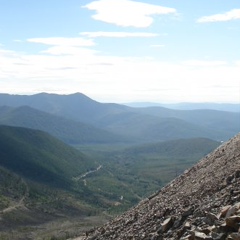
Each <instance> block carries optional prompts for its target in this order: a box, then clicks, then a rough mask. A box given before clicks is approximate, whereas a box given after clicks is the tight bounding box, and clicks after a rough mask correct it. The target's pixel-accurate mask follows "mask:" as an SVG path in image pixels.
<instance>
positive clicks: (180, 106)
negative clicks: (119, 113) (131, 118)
mask: <svg viewBox="0 0 240 240" xmlns="http://www.w3.org/2000/svg"><path fill="white" fill-rule="evenodd" d="M124 105H126V106H129V107H137V108H139V107H140V108H141V107H165V108H169V109H175V110H200V109H201V110H207V109H208V110H218V111H227V112H240V104H239V103H208V102H206V103H205V102H202V103H187V102H186V103H153V102H132V103H124Z"/></svg>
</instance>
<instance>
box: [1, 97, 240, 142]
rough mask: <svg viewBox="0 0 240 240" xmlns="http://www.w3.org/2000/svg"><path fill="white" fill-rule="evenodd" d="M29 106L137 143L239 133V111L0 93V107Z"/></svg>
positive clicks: (223, 137) (226, 135) (226, 137)
mask: <svg viewBox="0 0 240 240" xmlns="http://www.w3.org/2000/svg"><path fill="white" fill-rule="evenodd" d="M23 105H27V106H30V107H31V108H35V109H38V110H41V111H44V112H47V113H50V114H54V115H56V116H60V117H64V118H65V119H71V120H73V121H78V122H82V123H85V124H90V125H92V126H94V127H96V128H101V129H104V130H107V131H108V132H112V133H114V134H115V135H116V134H117V135H121V136H122V137H125V138H128V137H131V139H133V140H134V141H137V142H152V141H166V140H172V139H176V138H194V137H206V138H212V139H214V140H217V141H221V140H227V139H229V138H230V137H231V136H233V135H235V134H236V133H237V132H239V131H240V112H239V113H234V112H223V111H216V110H173V109H167V108H164V107H148V108H131V107H127V106H124V105H120V104H114V103H100V102H97V101H94V100H92V99H90V98H89V97H87V96H85V95H84V94H82V93H75V94H70V95H57V94H47V93H40V94H36V95H32V96H23V95H22V96H20V95H8V94H0V106H12V107H20V106H23Z"/></svg>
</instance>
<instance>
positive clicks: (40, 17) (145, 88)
mask: <svg viewBox="0 0 240 240" xmlns="http://www.w3.org/2000/svg"><path fill="white" fill-rule="evenodd" d="M0 3H1V8H0V34H1V40H0V89H1V91H2V92H6V93H10V94H24V95H26V94H27V95H31V94H36V93H39V92H49V93H56V94H71V93H74V92H81V93H83V94H85V95H87V96H89V97H90V98H92V99H95V100H97V101H100V102H115V103H126V102H156V103H181V102H197V103H198V102H199V103H202V102H213V103H239V102H240V81H239V72H240V57H239V56H240V54H239V53H240V52H239V43H238V39H239V38H240V30H239V23H240V7H239V4H237V3H236V1H233V0H230V1H227V0H222V1H221V4H220V3H216V2H214V1H210V2H209V1H207V0H203V1H201V2H199V1H191V2H189V1H188V0H183V1H181V2H179V1H177V0H170V1H168V2H165V1H161V0H160V1H159V0H148V1H147V0H138V1H131V0H96V1H94V0H85V1H81V0H69V1H65V0H52V1H48V2H45V1H27V0H22V1H2V0H0Z"/></svg>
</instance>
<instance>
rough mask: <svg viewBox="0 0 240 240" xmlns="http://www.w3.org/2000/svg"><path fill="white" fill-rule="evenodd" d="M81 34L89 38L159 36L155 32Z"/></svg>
mask: <svg viewBox="0 0 240 240" xmlns="http://www.w3.org/2000/svg"><path fill="white" fill-rule="evenodd" d="M80 34H81V35H83V36H87V37H90V38H96V37H113V38H114V37H115V38H126V37H156V36H159V34H157V33H146V32H101V31H99V32H82V33H80Z"/></svg>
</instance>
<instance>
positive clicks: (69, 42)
mask: <svg viewBox="0 0 240 240" xmlns="http://www.w3.org/2000/svg"><path fill="white" fill-rule="evenodd" d="M27 41H28V42H32V43H41V44H46V45H56V46H75V47H89V46H94V45H95V43H94V42H93V40H92V39H84V38H64V37H50V38H30V39H27Z"/></svg>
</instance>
